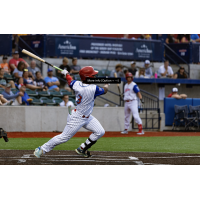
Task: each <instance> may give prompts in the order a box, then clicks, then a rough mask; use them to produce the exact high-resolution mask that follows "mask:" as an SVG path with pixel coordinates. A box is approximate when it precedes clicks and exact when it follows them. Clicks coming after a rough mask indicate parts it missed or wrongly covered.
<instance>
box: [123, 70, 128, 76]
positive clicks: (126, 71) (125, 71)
mask: <svg viewBox="0 0 200 200" xmlns="http://www.w3.org/2000/svg"><path fill="white" fill-rule="evenodd" d="M128 72H129V71H128V69H125V70H124V77H126V73H128Z"/></svg>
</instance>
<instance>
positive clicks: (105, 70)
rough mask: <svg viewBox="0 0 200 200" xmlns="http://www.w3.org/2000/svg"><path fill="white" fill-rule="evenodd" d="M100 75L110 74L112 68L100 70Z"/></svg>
mask: <svg viewBox="0 0 200 200" xmlns="http://www.w3.org/2000/svg"><path fill="white" fill-rule="evenodd" d="M98 76H110V70H108V69H102V70H100V71H99V73H98Z"/></svg>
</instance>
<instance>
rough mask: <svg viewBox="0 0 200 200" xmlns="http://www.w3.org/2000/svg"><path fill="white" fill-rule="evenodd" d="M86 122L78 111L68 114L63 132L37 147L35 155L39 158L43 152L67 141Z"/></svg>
mask: <svg viewBox="0 0 200 200" xmlns="http://www.w3.org/2000/svg"><path fill="white" fill-rule="evenodd" d="M84 123H85V121H84V120H83V119H82V118H80V116H78V115H77V114H76V113H72V115H68V118H67V125H66V126H65V128H64V130H63V132H62V133H61V134H59V135H56V136H55V137H53V138H52V139H50V140H49V141H48V142H47V143H45V144H43V145H42V146H41V147H38V148H36V149H35V152H34V155H35V156H36V157H38V158H39V157H40V156H41V154H45V153H47V152H49V151H51V150H52V149H53V148H54V147H55V146H57V145H59V144H62V143H65V142H67V141H68V140H69V139H70V138H72V137H73V136H74V135H75V134H76V133H77V131H78V130H79V129H80V128H81V127H82V126H83V125H84Z"/></svg>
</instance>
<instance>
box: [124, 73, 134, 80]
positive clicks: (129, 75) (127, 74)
mask: <svg viewBox="0 0 200 200" xmlns="http://www.w3.org/2000/svg"><path fill="white" fill-rule="evenodd" d="M128 77H132V80H133V74H131V73H130V72H128V73H126V80H127V78H128Z"/></svg>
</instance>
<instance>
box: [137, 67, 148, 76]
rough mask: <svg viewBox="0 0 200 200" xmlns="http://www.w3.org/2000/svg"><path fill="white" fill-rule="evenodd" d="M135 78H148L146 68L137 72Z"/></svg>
mask: <svg viewBox="0 0 200 200" xmlns="http://www.w3.org/2000/svg"><path fill="white" fill-rule="evenodd" d="M135 78H148V77H147V76H146V74H145V68H140V69H139V71H137V72H136V74H135Z"/></svg>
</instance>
